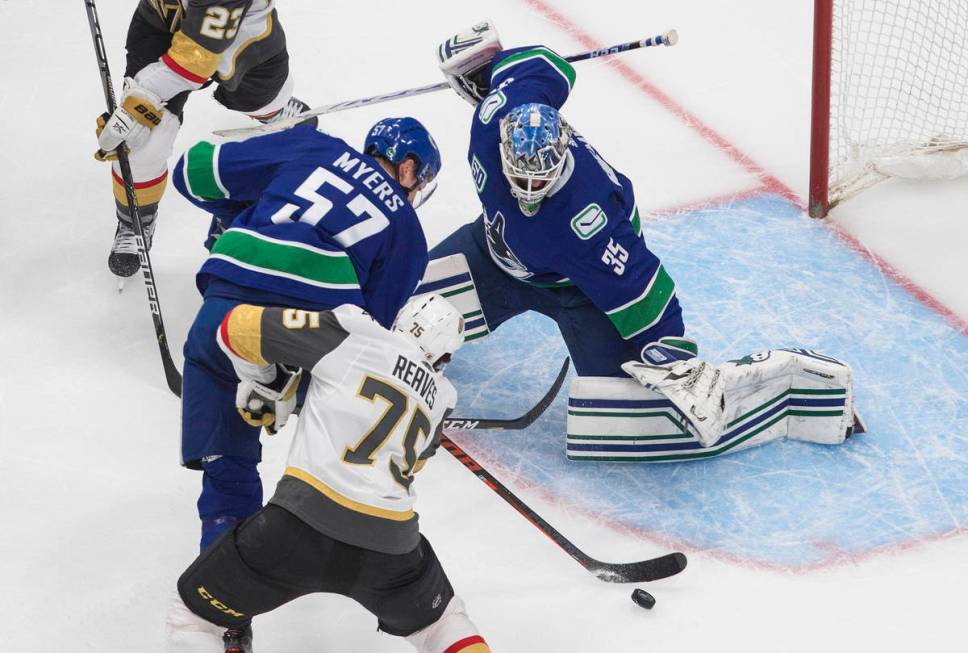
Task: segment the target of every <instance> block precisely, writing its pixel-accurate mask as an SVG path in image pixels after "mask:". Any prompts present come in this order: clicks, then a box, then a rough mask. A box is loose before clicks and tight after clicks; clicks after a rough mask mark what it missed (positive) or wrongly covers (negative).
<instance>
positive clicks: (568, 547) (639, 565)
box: [440, 435, 687, 583]
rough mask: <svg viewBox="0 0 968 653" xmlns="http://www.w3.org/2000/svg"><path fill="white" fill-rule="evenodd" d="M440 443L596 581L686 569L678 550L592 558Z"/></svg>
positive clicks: (449, 443)
mask: <svg viewBox="0 0 968 653" xmlns="http://www.w3.org/2000/svg"><path fill="white" fill-rule="evenodd" d="M440 443H441V445H443V447H444V449H446V450H447V451H449V452H450V453H451V454H452V455H453V456H454V458H456V459H457V460H458V461H460V463H461V464H462V465H464V467H466V468H467V469H469V470H470V471H471V472H472V473H473V474H474V475H475V476H477V478H479V479H481V481H483V482H484V484H485V485H487V487H489V488H491V489H492V490H494V491H495V492H496V493H497V494H498V496H500V497H501V498H502V499H504V500H505V501H507V502H508V503H509V504H511V507H512V508H514V509H515V510H517V511H518V512H519V513H521V515H523V516H524V518H525V519H527V520H528V521H529V522H531V523H532V524H533V525H534V526H535V527H536V528H537V529H538V530H539V531H541V532H542V533H544V534H545V535H547V536H548V537H549V538H550V539H551V541H552V542H554V543H555V544H557V545H558V546H559V547H561V548H562V549H563V550H564V552H565V553H567V554H568V555H570V556H571V557H572V558H574V560H575V561H576V562H577V563H578V564H580V565H581V566H582V567H584V568H585V569H587V570H588V571H590V572H592V573H593V574H595V575H596V576H597V577H598V578H599V579H600V580H603V581H605V582H606V583H645V582H649V581H653V580H660V579H662V578H668V577H669V576H675V575H676V574H678V573H679V572H680V571H682V570H683V569H685V568H686V562H687V561H686V555H685V554H684V553H680V552H678V551H677V552H675V553H667V554H666V555H663V556H659V557H658V558H650V559H648V560H641V561H639V562H602V561H600V560H595V559H594V558H592V557H590V556H589V555H587V554H586V553H585V552H584V551H582V550H581V549H579V548H578V547H577V546H575V545H574V544H572V543H571V541H570V540H569V539H568V538H566V537H565V536H564V535H562V534H561V533H559V532H558V530H557V529H556V528H555V527H554V526H552V525H551V524H549V523H548V522H546V521H545V520H544V519H542V518H541V515H539V514H538V513H536V512H535V511H534V510H532V509H531V508H530V507H529V506H528V505H527V504H526V503H525V502H524V501H522V500H521V499H519V498H518V496H517V495H516V494H514V493H513V492H511V490H509V489H507V487H505V486H504V484H503V483H501V482H500V481H499V480H497V479H496V478H494V476H493V475H492V474H491V473H490V472H489V471H487V470H486V469H484V468H483V467H481V465H480V464H479V463H478V462H477V461H476V460H474V459H473V458H471V457H470V456H469V455H468V454H467V452H465V451H464V450H463V449H461V448H460V447H458V446H457V445H456V444H454V441H453V440H451V439H450V438H449V437H447V436H446V435H441V437H440Z"/></svg>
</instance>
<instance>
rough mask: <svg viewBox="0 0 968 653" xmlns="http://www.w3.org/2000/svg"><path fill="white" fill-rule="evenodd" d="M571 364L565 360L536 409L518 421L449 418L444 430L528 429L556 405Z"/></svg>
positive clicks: (568, 359)
mask: <svg viewBox="0 0 968 653" xmlns="http://www.w3.org/2000/svg"><path fill="white" fill-rule="evenodd" d="M570 364H571V358H565V360H564V362H563V363H562V364H561V369H560V370H559V371H558V376H557V378H555V382H554V383H553V384H551V387H550V388H549V389H548V392H546V393H545V395H544V396H543V397H542V398H541V399H540V400H539V401H538V403H537V404H535V405H534V408H532V409H531V410H529V411H528V412H526V413H525V414H524V415H522V416H521V417H518V418H517V419H485V418H477V417H449V418H447V419H445V420H444V428H445V429H448V430H450V429H455V430H459V431H476V430H480V429H503V430H506V431H515V430H521V429H526V428H528V427H529V426H531V425H532V424H534V423H535V421H536V420H537V419H538V418H539V417H541V416H542V415H543V414H544V412H545V411H546V410H547V409H548V406H550V405H551V404H552V403H554V401H555V397H557V396H558V392H559V391H560V390H561V386H562V384H563V383H564V382H565V377H566V376H568V366H569V365H570Z"/></svg>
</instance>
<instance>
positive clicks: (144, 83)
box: [94, 61, 202, 161]
mask: <svg viewBox="0 0 968 653" xmlns="http://www.w3.org/2000/svg"><path fill="white" fill-rule="evenodd" d="M201 87H202V84H201V83H198V82H192V81H189V80H187V79H185V78H184V77H182V76H181V75H179V74H178V73H176V72H175V71H174V70H172V69H171V68H169V67H168V66H167V65H165V64H164V63H163V62H161V61H156V62H154V63H152V64H148V65H147V66H145V67H144V68H142V69H141V70H139V71H138V74H137V75H135V76H134V78H133V79H131V78H127V79H125V80H124V93H123V94H122V95H121V101H120V102H119V103H118V106H117V108H116V109H115V110H114V113H112V114H110V115H109V116H108V117H107V118H104V117H103V116H102V119H99V120H98V130H97V143H98V146H99V147H100V150H99V151H98V152H97V153H96V154H95V155H94V156H95V158H96V159H98V160H100V161H104V160H107V159H111V158H117V153H116V152H115V151H114V150H115V149H116V148H117V147H118V146H119V145H121V143H126V144H127V146H128V148H129V149H131V148H135V147H138V146H139V145H140V144H142V143H143V142H144V141H145V140H147V135H148V131H149V130H151V129H154V128H155V127H157V126H158V124H159V123H161V118H162V115H163V113H164V106H165V103H166V102H167V101H168V100H170V99H171V98H173V97H175V96H176V95H178V94H179V93H182V92H184V91H195V90H198V89H199V88H201Z"/></svg>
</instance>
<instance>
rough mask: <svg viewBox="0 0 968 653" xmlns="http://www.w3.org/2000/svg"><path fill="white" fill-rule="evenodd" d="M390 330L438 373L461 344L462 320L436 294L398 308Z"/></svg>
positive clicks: (448, 304) (419, 298) (445, 301)
mask: <svg viewBox="0 0 968 653" xmlns="http://www.w3.org/2000/svg"><path fill="white" fill-rule="evenodd" d="M393 330H394V331H396V332H398V333H402V334H403V335H405V336H407V337H408V338H410V339H411V340H412V341H413V342H414V344H416V345H417V347H419V348H420V350H421V351H422V352H423V354H424V360H426V361H427V362H428V363H429V364H430V365H431V366H433V368H434V369H435V370H437V371H438V372H439V371H441V370H443V369H444V366H446V365H447V363H449V362H450V358H451V356H453V355H454V352H456V351H457V350H458V349H460V346H461V345H462V344H464V318H463V317H462V316H461V314H460V311H458V310H457V309H456V308H454V305H453V304H451V303H450V302H448V301H447V300H446V299H444V298H443V297H441V296H440V295H436V294H434V295H422V296H420V297H414V298H411V299H410V301H408V302H407V303H406V304H405V305H404V307H403V308H402V309H400V313H399V314H398V315H397V321H396V322H394V324H393Z"/></svg>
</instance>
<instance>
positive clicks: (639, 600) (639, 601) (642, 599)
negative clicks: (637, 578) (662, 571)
mask: <svg viewBox="0 0 968 653" xmlns="http://www.w3.org/2000/svg"><path fill="white" fill-rule="evenodd" d="M632 600H633V601H635V604H636V605H638V606H640V607H643V608H645V609H646V610H651V609H652V608H653V607H655V597H654V596H652V595H651V594H649V593H648V592H646V591H645V590H643V589H638V588H636V589H634V590H632Z"/></svg>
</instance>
